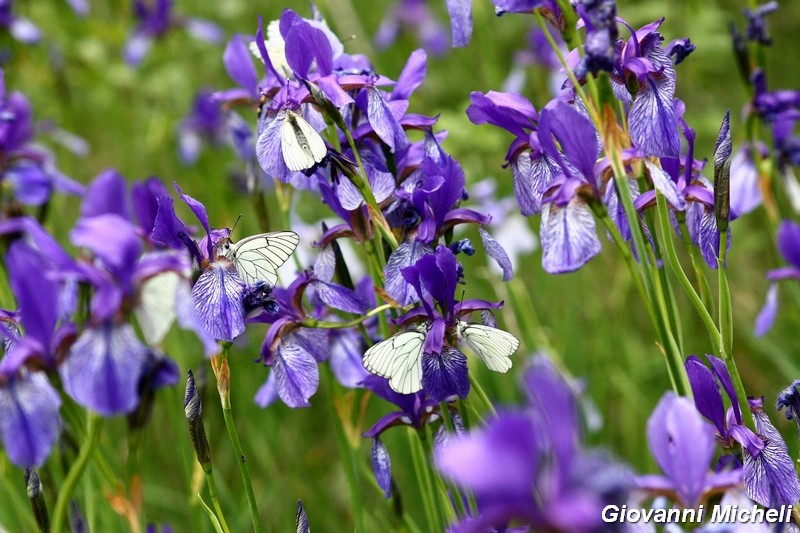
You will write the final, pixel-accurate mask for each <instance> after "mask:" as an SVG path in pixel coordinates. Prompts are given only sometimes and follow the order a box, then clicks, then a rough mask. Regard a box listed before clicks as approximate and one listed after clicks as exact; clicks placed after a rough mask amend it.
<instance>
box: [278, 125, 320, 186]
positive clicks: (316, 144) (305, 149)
mask: <svg viewBox="0 0 800 533" xmlns="http://www.w3.org/2000/svg"><path fill="white" fill-rule="evenodd" d="M281 141H282V142H281V152H282V153H283V161H284V162H285V163H286V167H287V168H288V169H289V170H291V171H293V172H296V171H299V170H306V169H309V168H311V167H313V166H314V165H316V164H317V163H319V162H321V161H322V160H323V159H324V158H325V155H326V154H327V153H328V148H327V147H326V146H325V141H323V140H322V137H320V135H319V133H317V131H316V130H315V129H314V128H312V127H311V124H309V123H308V121H307V120H306V119H304V118H303V116H302V115H299V114H297V113H294V112H293V111H287V112H286V119H285V120H284V121H283V124H282V125H281Z"/></svg>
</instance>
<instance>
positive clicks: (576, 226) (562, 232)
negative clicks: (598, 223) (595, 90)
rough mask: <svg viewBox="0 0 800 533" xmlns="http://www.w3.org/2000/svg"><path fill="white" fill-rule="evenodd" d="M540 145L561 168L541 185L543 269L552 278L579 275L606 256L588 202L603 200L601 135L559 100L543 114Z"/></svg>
mask: <svg viewBox="0 0 800 533" xmlns="http://www.w3.org/2000/svg"><path fill="white" fill-rule="evenodd" d="M556 140H557V141H558V142H559V144H560V145H561V149H560V150H559V149H558V148H557V147H556V144H555V141H556ZM539 142H540V144H541V146H542V150H543V151H544V153H545V154H547V156H548V157H549V158H550V159H551V160H553V161H555V162H556V164H557V165H558V168H559V170H557V171H555V172H554V174H555V175H554V177H553V179H552V180H551V181H550V182H549V183H547V184H542V185H541V186H540V190H541V191H543V192H544V193H545V195H544V196H543V203H544V205H543V210H542V225H541V229H540V239H541V242H542V266H543V267H544V269H545V271H547V272H549V273H551V274H560V273H564V272H573V271H575V270H577V269H579V268H580V267H582V266H583V265H584V264H586V262H588V261H589V260H590V259H591V258H592V257H594V256H595V255H597V254H598V253H599V252H600V240H599V239H598V238H597V234H596V233H595V221H594V216H593V215H592V212H591V209H590V208H589V206H588V203H587V201H586V198H594V199H597V198H599V196H600V193H599V190H598V183H597V179H596V177H595V170H594V167H595V162H596V161H597V157H598V155H599V151H600V147H599V145H598V142H597V133H596V130H595V128H594V126H593V125H592V123H591V121H590V120H589V119H588V118H586V117H585V116H584V115H583V114H582V113H580V112H579V111H577V110H575V109H574V108H573V107H572V106H570V105H569V104H567V103H565V102H563V101H561V100H553V101H551V102H550V103H549V104H547V106H545V108H544V109H543V110H542V114H541V118H540V119H539ZM548 193H549V195H548Z"/></svg>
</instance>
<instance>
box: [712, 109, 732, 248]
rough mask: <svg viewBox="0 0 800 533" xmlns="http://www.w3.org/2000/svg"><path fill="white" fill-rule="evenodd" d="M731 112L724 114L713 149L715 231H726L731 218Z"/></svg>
mask: <svg viewBox="0 0 800 533" xmlns="http://www.w3.org/2000/svg"><path fill="white" fill-rule="evenodd" d="M730 184H731V112H730V111H726V112H725V118H724V119H723V120H722V125H721V126H720V128H719V135H718V136H717V144H716V145H715V147H714V215H715V216H716V219H717V230H718V231H719V232H720V233H721V232H723V231H728V221H729V219H730V216H731V187H730Z"/></svg>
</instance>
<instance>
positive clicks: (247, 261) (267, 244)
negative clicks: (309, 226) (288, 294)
mask: <svg viewBox="0 0 800 533" xmlns="http://www.w3.org/2000/svg"><path fill="white" fill-rule="evenodd" d="M299 242H300V238H299V237H298V235H297V233H295V232H293V231H274V232H271V233H260V234H258V235H251V236H250V237H245V238H244V239H242V240H240V241H237V242H233V241H231V240H230V239H227V238H224V239H220V241H219V242H218V243H217V256H218V257H224V258H225V259H227V260H228V261H231V262H232V263H233V264H234V265H235V266H236V271H237V272H238V274H239V277H240V278H242V281H244V282H245V283H247V284H250V285H253V284H255V283H257V282H258V281H266V282H267V283H269V285H270V286H271V287H274V286H275V283H277V281H278V274H277V269H278V268H279V267H280V266H281V265H282V264H284V263H285V262H286V260H287V259H289V257H290V256H291V255H292V253H293V252H294V250H295V248H297V244H298V243H299Z"/></svg>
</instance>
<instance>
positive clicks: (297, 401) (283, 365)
mask: <svg viewBox="0 0 800 533" xmlns="http://www.w3.org/2000/svg"><path fill="white" fill-rule="evenodd" d="M272 371H273V373H274V374H275V379H276V382H277V386H278V395H279V396H280V398H281V400H283V402H284V403H285V404H286V405H288V406H289V407H292V408H295V409H296V408H298V407H308V406H309V405H311V404H310V403H309V402H308V399H309V398H311V396H313V395H314V393H315V392H317V387H318V386H319V369H318V368H317V361H316V360H315V359H314V357H313V356H312V355H311V354H310V353H308V352H307V351H305V350H304V349H303V348H301V347H300V346H299V345H297V344H293V343H281V344H279V345H278V349H277V356H276V357H275V360H274V362H273V364H272Z"/></svg>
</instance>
